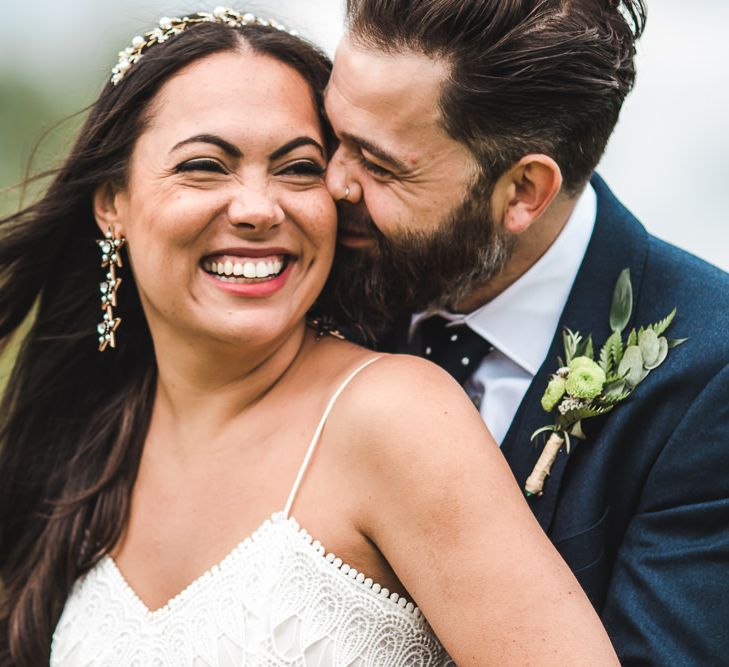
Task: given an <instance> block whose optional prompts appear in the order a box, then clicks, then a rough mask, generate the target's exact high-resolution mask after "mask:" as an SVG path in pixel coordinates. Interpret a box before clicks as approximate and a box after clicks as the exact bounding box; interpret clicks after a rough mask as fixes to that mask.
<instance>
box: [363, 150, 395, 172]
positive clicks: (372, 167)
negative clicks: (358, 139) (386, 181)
mask: <svg viewBox="0 0 729 667" xmlns="http://www.w3.org/2000/svg"><path fill="white" fill-rule="evenodd" d="M359 161H360V164H361V165H362V166H363V167H364V168H365V169H366V170H367V171H369V172H370V173H371V174H374V175H375V176H379V177H380V178H390V177H391V176H393V173H392V172H391V171H388V170H387V169H384V168H382V167H380V165H378V164H375V163H374V162H371V161H370V160H368V159H367V158H366V157H365V156H364V155H362V154H360V156H359Z"/></svg>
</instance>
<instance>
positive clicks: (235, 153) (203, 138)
mask: <svg viewBox="0 0 729 667" xmlns="http://www.w3.org/2000/svg"><path fill="white" fill-rule="evenodd" d="M197 143H203V144H213V145H214V146H217V147H218V148H220V149H221V150H222V151H224V152H226V153H227V154H228V155H230V156H231V157H235V158H238V157H242V155H243V153H241V151H240V149H238V148H237V147H236V146H234V145H233V144H231V143H230V142H229V141H226V140H225V139H223V138H222V137H219V136H217V135H216V134H196V135H195V136H193V137H188V138H187V139H183V140H182V141H180V142H179V143H177V144H175V145H174V146H173V147H172V150H171V151H170V153H173V152H174V151H176V150H177V149H178V148H182V147H183V146H186V145H187V144H197Z"/></svg>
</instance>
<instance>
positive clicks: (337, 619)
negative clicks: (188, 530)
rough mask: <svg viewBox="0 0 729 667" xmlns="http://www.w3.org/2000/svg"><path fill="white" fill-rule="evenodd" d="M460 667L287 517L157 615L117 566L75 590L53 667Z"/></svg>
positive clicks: (399, 604)
mask: <svg viewBox="0 0 729 667" xmlns="http://www.w3.org/2000/svg"><path fill="white" fill-rule="evenodd" d="M133 664H140V665H141V664H155V665H162V666H167V665H169V666H170V667H172V666H173V665H174V666H177V665H181V664H191V665H220V666H221V667H228V666H229V665H230V667H232V666H233V665H259V664H260V665H267V666H274V665H301V666H304V665H319V666H320V667H323V666H324V665H357V666H359V665H362V666H364V665H378V666H379V665H382V666H388V667H389V666H392V667H395V666H398V667H399V666H401V665H409V664H417V665H422V666H426V665H427V666H429V665H450V664H453V663H452V662H451V660H450V658H449V657H448V655H447V654H446V653H445V651H444V649H443V648H442V646H441V645H440V643H439V642H438V640H437V639H436V638H435V635H434V634H433V632H432V630H431V629H430V626H429V625H428V623H427V621H426V620H425V618H424V617H423V616H422V614H421V612H420V610H419V609H418V608H417V607H416V606H415V605H414V604H413V603H412V602H410V601H408V600H407V599H406V598H404V597H401V596H399V595H398V594H397V593H390V592H389V591H388V590H387V589H386V588H383V587H382V586H380V585H379V584H377V583H375V582H374V581H373V580H372V579H371V578H369V577H367V576H365V574H364V573H362V572H358V571H357V570H356V569H355V568H353V567H351V566H349V565H348V564H346V563H343V562H342V560H341V559H340V558H338V557H337V556H336V555H335V554H333V553H327V552H326V550H325V549H324V547H323V546H322V545H321V543H320V542H319V541H318V540H314V539H313V538H312V537H311V535H309V533H308V532H307V531H306V530H305V529H303V528H300V526H299V524H298V522H297V521H296V519H295V518H294V517H286V516H285V515H284V513H283V512H277V513H275V514H274V515H273V516H272V517H271V518H270V519H267V520H266V521H264V522H263V524H262V525H261V526H260V527H259V528H258V529H257V530H255V531H254V532H253V534H252V535H251V536H250V537H247V538H246V539H244V540H243V541H242V542H240V543H239V544H238V545H237V546H236V547H235V548H234V549H233V550H232V551H231V552H230V553H229V554H228V555H227V556H226V557H225V558H224V559H223V560H222V561H220V563H218V564H217V565H214V566H213V567H212V568H210V569H209V570H208V571H207V572H205V573H204V574H203V575H201V576H200V577H198V578H197V579H195V580H194V581H193V582H192V583H191V584H189V585H188V586H187V587H186V588H185V589H184V590H183V591H181V592H180V593H179V594H177V595H176V596H174V597H173V598H172V599H171V600H169V601H168V602H167V603H166V604H165V605H164V606H162V607H160V608H159V609H156V610H150V609H149V608H148V607H147V606H146V605H145V604H144V602H142V600H141V599H140V598H139V597H138V596H137V594H136V593H135V592H134V590H133V589H132V588H131V586H129V584H128V582H127V581H126V579H125V578H124V576H123V575H122V573H121V572H120V570H119V569H118V567H117V566H116V564H115V563H114V561H113V559H112V558H111V557H110V556H106V557H105V558H104V559H102V560H101V561H100V562H99V563H98V564H97V565H96V567H95V568H93V569H92V570H91V571H90V572H89V573H87V574H86V575H85V576H84V577H82V578H81V579H80V580H79V581H78V582H77V583H76V585H75V586H74V588H73V590H72V592H71V595H70V596H69V599H68V600H67V603H66V607H65V608H64V611H63V614H62V616H61V619H60V620H59V623H58V626H57V627H56V631H55V633H54V637H53V644H52V651H51V665H52V666H54V667H55V666H59V665H64V666H68V667H76V666H77V665H109V666H111V665H114V666H120V665H133Z"/></svg>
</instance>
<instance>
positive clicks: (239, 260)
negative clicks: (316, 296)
mask: <svg viewBox="0 0 729 667" xmlns="http://www.w3.org/2000/svg"><path fill="white" fill-rule="evenodd" d="M296 260H297V257H296V255H294V254H293V253H291V252H290V251H288V250H286V249H283V248H255V249H253V248H226V249H221V250H218V251H216V252H215V253H212V254H210V255H206V256H205V257H203V259H202V260H201V262H200V268H201V270H202V271H203V273H204V274H205V275H206V276H207V277H208V279H209V280H211V281H212V282H213V283H214V284H215V285H216V287H218V288H219V289H222V290H223V291H225V292H229V293H232V294H236V295H237V296H246V297H266V296H271V295H272V294H275V293H276V292H278V291H279V290H280V289H282V288H283V286H284V285H285V284H286V281H287V280H288V278H289V276H290V275H291V271H292V267H293V265H294V264H295V262H296Z"/></svg>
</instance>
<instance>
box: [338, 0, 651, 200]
mask: <svg viewBox="0 0 729 667" xmlns="http://www.w3.org/2000/svg"><path fill="white" fill-rule="evenodd" d="M645 21H646V7H645V2H644V0H569V1H566V0H347V23H348V29H349V34H350V35H351V36H352V38H354V39H355V40H356V41H358V42H359V43H361V44H364V45H365V46H366V47H371V48H375V49H378V50H384V51H386V52H390V53H398V52H402V51H408V50H414V51H416V52H418V53H424V54H426V55H429V56H432V57H434V58H438V59H442V60H443V61H445V62H447V63H448V64H449V65H450V75H449V77H448V80H447V81H446V83H445V85H444V86H443V89H442V93H441V99H440V107H441V112H442V117H443V125H444V127H445V129H446V130H447V131H448V132H449V134H450V135H451V136H452V137H453V138H454V139H456V140H458V141H461V142H462V143H464V144H465V145H466V146H468V147H469V148H470V149H471V152H472V153H473V154H474V156H475V157H476V159H477V160H478V161H479V162H480V164H481V166H482V169H483V171H484V172H485V175H486V176H489V177H490V179H491V181H492V182H496V180H497V179H498V178H499V176H501V174H503V172H504V171H505V170H506V169H508V168H509V167H510V166H511V165H513V164H515V163H516V162H518V161H519V159H521V158H522V157H523V156H524V155H527V154H529V153H544V154H546V155H550V156H551V157H552V158H554V160H555V161H556V162H557V163H558V164H559V166H560V168H561V169H562V175H563V177H564V187H565V190H566V191H567V192H570V193H576V192H578V191H579V190H581V189H582V187H583V186H584V185H585V183H586V182H587V180H588V179H589V178H590V175H591V174H592V171H593V170H594V168H595V166H596V165H597V163H598V161H599V160H600V157H601V156H602V154H603V152H604V150H605V146H606V145H607V141H608V139H609V137H610V135H611V133H612V131H613V129H614V127H615V124H616V122H617V120H618V116H619V114H620V109H621V107H622V104H623V101H624V99H625V96H626V95H627V94H628V92H629V91H630V90H631V88H632V87H633V83H634V81H635V62H634V56H635V52H636V40H637V39H638V38H639V37H640V36H641V33H642V32H643V29H644V27H645Z"/></svg>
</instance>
